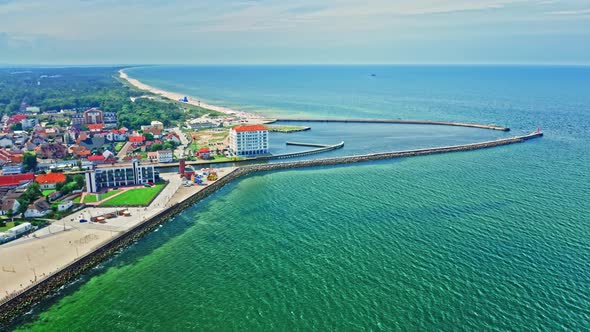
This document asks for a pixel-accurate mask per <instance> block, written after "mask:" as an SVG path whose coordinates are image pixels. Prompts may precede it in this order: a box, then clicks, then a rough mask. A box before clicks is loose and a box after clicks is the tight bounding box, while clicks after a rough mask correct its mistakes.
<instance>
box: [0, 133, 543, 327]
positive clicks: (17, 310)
mask: <svg viewBox="0 0 590 332" xmlns="http://www.w3.org/2000/svg"><path fill="white" fill-rule="evenodd" d="M541 136H543V133H542V132H536V133H532V134H528V135H522V136H515V137H511V138H504V139H498V140H492V141H486V142H479V143H471V144H462V145H453V146H443V147H435V148H425V149H414V150H404V151H392V152H382V153H371V154H365V155H355V156H349V157H335V158H326V159H315V160H302V161H292V162H285V163H275V164H260V165H249V166H244V167H240V168H237V169H235V170H234V171H232V172H230V173H228V174H227V175H226V176H224V177H222V178H221V179H219V180H217V181H216V182H214V183H212V184H210V185H209V186H207V187H206V188H203V190H201V191H199V192H197V193H195V194H194V195H192V196H191V197H189V198H188V199H186V200H184V201H182V202H180V203H177V204H175V205H173V206H172V207H170V208H168V209H166V210H164V211H162V212H160V213H158V214H156V215H154V216H152V217H151V218H149V219H147V220H145V221H143V222H142V223H140V224H138V225H136V226H134V227H133V228H131V229H130V230H128V231H127V232H125V233H122V234H119V235H117V236H116V237H114V238H113V239H111V240H109V241H108V242H106V243H104V244H103V245H101V246H99V247H98V248H96V249H95V250H94V251H92V252H90V253H88V254H86V255H84V256H81V257H79V258H78V259H76V261H74V262H72V263H71V264H69V265H67V266H65V267H63V268H62V269H60V270H59V271H57V272H55V273H54V274H51V275H49V276H47V277H44V278H43V279H40V280H39V281H38V282H37V283H35V284H34V285H31V286H30V287H28V288H26V289H24V290H23V291H21V292H20V293H18V294H15V295H13V296H12V297H10V298H7V299H4V300H3V301H2V302H0V330H3V329H4V328H5V327H6V326H8V324H9V323H10V322H11V321H12V320H13V319H14V318H16V317H19V316H20V315H22V314H23V313H25V312H27V311H29V310H30V308H31V307H32V306H33V305H34V304H35V303H38V302H39V301H41V300H42V299H44V298H46V297H48V296H50V295H52V294H54V293H55V291H56V290H58V289H60V288H61V287H63V286H64V285H67V284H69V283H71V282H73V281H75V280H76V279H77V278H79V277H80V275H81V274H83V273H85V272H86V271H88V270H89V269H91V268H92V267H94V266H96V265H98V264H99V263H101V262H103V261H104V260H106V259H108V258H109V257H111V256H113V255H114V254H116V253H117V252H118V251H119V250H121V249H122V248H124V247H126V246H129V245H131V244H132V243H133V242H135V241H137V240H138V239H140V238H141V237H142V236H143V235H144V234H146V233H148V232H150V231H152V230H153V229H155V228H156V227H157V226H158V225H160V224H161V223H163V222H165V221H167V220H169V219H170V218H172V217H174V216H176V215H177V214H179V213H180V212H182V211H183V210H184V209H186V208H188V207H190V206H191V205H193V204H194V203H196V202H198V201H200V200H202V199H204V198H205V197H208V196H209V195H211V194H213V193H214V192H216V191H217V190H219V189H220V188H222V187H223V186H225V185H227V184H229V183H231V182H232V181H234V180H235V179H238V178H240V177H242V176H245V175H249V174H253V173H258V172H267V171H275V170H283V169H296V168H304V167H319V166H330V165H341V164H351V163H358V162H366V161H373V160H384V159H394V158H406V157H414V156H424V155H432V154H440V153H449V152H460V151H471V150H478V149H485V148H491V147H497V146H503V145H509V144H515V143H522V142H525V141H527V140H530V139H534V138H538V137H541Z"/></svg>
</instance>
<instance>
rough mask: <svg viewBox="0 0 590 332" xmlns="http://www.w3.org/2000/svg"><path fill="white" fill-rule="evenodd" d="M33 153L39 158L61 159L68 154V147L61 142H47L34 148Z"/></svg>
mask: <svg viewBox="0 0 590 332" xmlns="http://www.w3.org/2000/svg"><path fill="white" fill-rule="evenodd" d="M35 153H37V156H39V158H41V159H63V158H64V157H65V156H67V155H68V148H66V146H65V145H63V144H59V143H48V144H43V145H40V146H38V147H37V148H35Z"/></svg>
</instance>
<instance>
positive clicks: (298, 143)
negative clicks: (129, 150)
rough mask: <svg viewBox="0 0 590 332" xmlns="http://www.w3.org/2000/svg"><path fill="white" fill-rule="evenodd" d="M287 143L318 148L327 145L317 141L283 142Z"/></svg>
mask: <svg viewBox="0 0 590 332" xmlns="http://www.w3.org/2000/svg"><path fill="white" fill-rule="evenodd" d="M285 144H287V145H297V146H315V147H318V148H325V147H327V146H329V145H328V144H319V143H304V142H285Z"/></svg>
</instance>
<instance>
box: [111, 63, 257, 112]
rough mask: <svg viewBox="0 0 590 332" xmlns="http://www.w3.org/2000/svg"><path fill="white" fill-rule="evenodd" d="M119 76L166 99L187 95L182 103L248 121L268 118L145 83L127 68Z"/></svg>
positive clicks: (177, 99)
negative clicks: (127, 70) (129, 72)
mask: <svg viewBox="0 0 590 332" xmlns="http://www.w3.org/2000/svg"><path fill="white" fill-rule="evenodd" d="M119 78H120V79H122V80H124V81H126V82H127V83H129V84H130V85H132V86H134V87H136V88H138V89H140V90H144V91H147V92H151V93H153V94H156V95H158V96H161V97H163V98H166V99H169V100H172V101H180V100H181V99H183V98H184V97H187V99H188V101H186V102H182V103H186V104H189V105H192V106H197V107H201V108H204V109H208V110H211V111H215V112H219V113H223V114H226V115H227V116H237V117H240V118H242V119H247V120H248V122H256V123H262V122H265V121H267V120H268V119H267V118H265V117H264V116H262V115H259V114H256V113H252V112H245V111H240V110H236V109H232V108H229V107H223V106H217V105H212V104H209V103H205V102H203V101H201V100H200V98H198V97H194V96H189V95H185V94H181V93H177V92H172V91H167V90H163V89H158V88H156V87H153V86H151V85H148V84H145V83H143V82H141V81H140V80H138V79H135V78H132V77H130V76H129V75H128V74H127V73H126V72H125V69H121V70H119Z"/></svg>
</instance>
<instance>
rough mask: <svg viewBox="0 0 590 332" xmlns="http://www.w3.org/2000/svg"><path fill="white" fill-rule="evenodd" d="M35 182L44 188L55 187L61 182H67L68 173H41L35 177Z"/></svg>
mask: <svg viewBox="0 0 590 332" xmlns="http://www.w3.org/2000/svg"><path fill="white" fill-rule="evenodd" d="M35 182H37V183H38V184H39V185H41V188H43V189H53V188H55V185H56V184H58V183H60V182H66V175H65V174H63V173H53V172H52V173H47V174H40V175H37V176H36V177H35Z"/></svg>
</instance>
